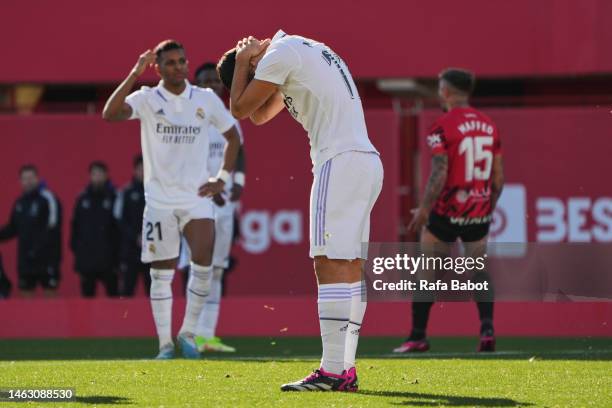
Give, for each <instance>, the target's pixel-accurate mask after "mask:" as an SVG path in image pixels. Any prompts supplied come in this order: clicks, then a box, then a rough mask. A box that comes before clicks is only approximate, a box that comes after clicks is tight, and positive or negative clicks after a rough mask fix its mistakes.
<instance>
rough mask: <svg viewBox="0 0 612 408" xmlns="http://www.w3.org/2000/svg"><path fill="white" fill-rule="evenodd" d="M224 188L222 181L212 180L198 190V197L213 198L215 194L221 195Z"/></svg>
mask: <svg viewBox="0 0 612 408" xmlns="http://www.w3.org/2000/svg"><path fill="white" fill-rule="evenodd" d="M224 187H225V183H224V182H223V180H214V179H212V180H210V181H208V183H206V184H204V185H202V186H201V187H200V188H199V189H198V195H199V196H200V197H213V196H215V195H217V194H221V192H222V191H223V188H224ZM224 203H225V202H224Z"/></svg>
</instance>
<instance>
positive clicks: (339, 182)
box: [310, 151, 384, 259]
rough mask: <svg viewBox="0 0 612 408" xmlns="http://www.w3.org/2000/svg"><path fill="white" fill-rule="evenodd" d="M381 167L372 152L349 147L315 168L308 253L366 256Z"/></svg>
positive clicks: (379, 183)
mask: <svg viewBox="0 0 612 408" xmlns="http://www.w3.org/2000/svg"><path fill="white" fill-rule="evenodd" d="M383 177H384V174H383V167H382V163H381V161H380V157H379V156H378V154H377V153H374V152H357V151H349V152H344V153H341V154H339V155H337V156H334V157H333V158H331V159H329V160H328V161H326V162H325V163H324V164H323V165H321V166H320V167H319V169H318V170H317V171H316V172H315V177H314V182H313V185H312V190H311V192H310V257H311V258H313V257H315V256H326V257H327V258H329V259H357V258H361V259H365V258H366V257H367V253H364V252H367V251H364V247H363V245H362V244H363V243H367V242H369V240H370V213H371V211H372V208H373V207H374V204H375V203H376V199H377V198H378V195H379V194H380V191H381V189H382V184H383Z"/></svg>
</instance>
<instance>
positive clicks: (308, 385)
mask: <svg viewBox="0 0 612 408" xmlns="http://www.w3.org/2000/svg"><path fill="white" fill-rule="evenodd" d="M217 70H218V72H219V76H220V78H221V80H222V81H223V83H224V84H225V86H226V87H227V88H228V89H229V90H230V107H231V112H232V114H233V115H234V117H236V118H238V119H244V118H247V117H248V118H250V119H251V121H252V122H253V123H255V124H256V125H261V124H264V123H266V122H267V121H269V120H271V119H272V118H274V117H275V116H276V115H277V114H278V113H279V112H280V111H281V110H283V108H286V109H287V110H288V111H289V113H290V114H291V116H292V117H293V118H294V119H296V120H297V121H298V122H300V123H301V124H302V126H303V127H304V129H305V130H306V131H307V132H308V137H309V139H310V146H311V150H310V156H311V160H312V164H313V175H314V181H313V186H312V190H311V196H310V256H311V257H312V258H313V259H314V269H315V273H316V277H317V282H318V309H319V323H320V328H321V339H322V344H323V356H322V359H321V367H320V368H319V369H318V370H315V371H314V372H313V373H312V374H311V375H309V376H307V377H306V378H304V379H302V380H298V381H295V382H292V383H288V384H284V385H283V386H282V387H281V390H283V391H329V390H337V391H356V390H357V371H356V368H355V354H356V350H357V340H358V338H359V331H360V329H361V324H362V321H363V317H364V314H365V309H366V302H365V287H364V284H363V282H362V280H361V279H362V268H363V260H364V259H365V257H366V256H367V248H365V247H364V245H362V244H363V243H367V242H368V241H369V232H370V212H371V210H372V208H373V206H374V204H375V202H376V199H377V198H378V195H379V193H380V190H381V188H382V180H383V168H382V164H381V161H380V158H379V154H378V152H377V151H376V149H375V148H374V146H373V145H372V143H371V142H370V140H369V138H368V132H367V129H366V124H365V119H364V114H363V108H362V105H361V100H360V98H359V95H358V93H357V88H356V87H355V83H354V82H353V79H352V77H351V74H350V72H349V70H348V67H347V66H346V64H345V63H344V61H343V60H342V59H341V58H340V57H339V56H338V55H337V54H336V53H335V52H334V51H333V50H332V49H331V48H329V47H328V46H326V45H325V44H323V43H320V42H318V41H315V40H312V39H308V38H305V37H301V36H298V35H287V34H285V33H284V32H282V31H279V32H277V33H276V35H275V36H274V37H273V38H272V39H271V40H270V39H266V40H263V41H260V40H258V39H256V38H254V37H247V38H243V39H242V40H241V41H239V42H238V44H237V45H236V47H235V48H233V49H231V50H230V51H228V52H227V53H226V54H225V55H224V56H223V57H222V59H221V61H220V62H219V64H218V66H217Z"/></svg>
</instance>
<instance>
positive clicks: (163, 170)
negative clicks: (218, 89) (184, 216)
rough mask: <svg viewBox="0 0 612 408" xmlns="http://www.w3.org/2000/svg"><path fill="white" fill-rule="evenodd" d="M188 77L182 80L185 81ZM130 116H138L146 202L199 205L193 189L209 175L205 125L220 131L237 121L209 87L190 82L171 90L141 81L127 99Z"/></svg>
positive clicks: (166, 205)
mask: <svg viewBox="0 0 612 408" xmlns="http://www.w3.org/2000/svg"><path fill="white" fill-rule="evenodd" d="M185 82H187V81H185ZM126 102H127V103H128V104H129V105H130V106H131V107H132V116H131V118H130V119H140V122H141V124H140V140H141V144H142V156H143V166H144V188H145V198H146V202H147V205H151V206H153V207H156V208H161V209H189V208H193V207H195V206H196V205H197V204H198V200H200V199H201V198H200V197H199V196H198V188H199V187H200V186H201V185H202V184H204V183H206V182H207V181H208V178H209V172H208V165H207V158H208V149H209V128H210V127H214V128H215V129H216V130H217V131H218V132H220V133H225V132H227V131H228V130H229V129H230V128H231V127H232V126H234V125H235V124H236V120H235V119H234V118H233V117H232V115H230V113H229V112H228V111H227V109H226V108H225V106H224V105H223V101H221V99H219V97H218V96H217V95H215V93H214V92H213V91H212V90H210V89H204V88H199V87H196V86H192V85H191V84H189V83H188V82H187V86H186V87H185V91H184V92H183V93H182V94H180V95H174V94H172V93H171V92H169V91H167V90H166V89H165V88H164V87H163V84H162V82H160V83H159V84H158V85H157V86H156V87H154V88H149V87H146V86H143V87H142V88H141V89H140V90H138V91H136V92H134V93H132V94H131V95H129V96H128V97H127V99H126Z"/></svg>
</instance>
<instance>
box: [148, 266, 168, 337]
mask: <svg viewBox="0 0 612 408" xmlns="http://www.w3.org/2000/svg"><path fill="white" fill-rule="evenodd" d="M150 273H151V295H150V298H151V309H152V310H153V320H155V328H156V329H157V337H159V348H162V347H163V346H165V345H166V344H173V343H172V278H173V277H174V269H153V268H151V272H150Z"/></svg>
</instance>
